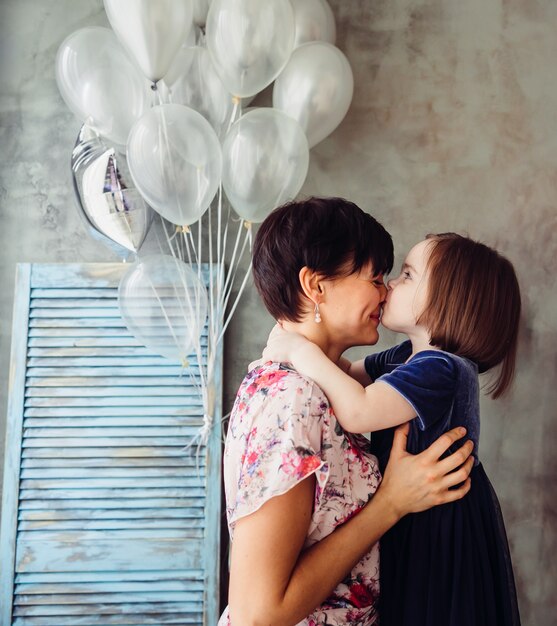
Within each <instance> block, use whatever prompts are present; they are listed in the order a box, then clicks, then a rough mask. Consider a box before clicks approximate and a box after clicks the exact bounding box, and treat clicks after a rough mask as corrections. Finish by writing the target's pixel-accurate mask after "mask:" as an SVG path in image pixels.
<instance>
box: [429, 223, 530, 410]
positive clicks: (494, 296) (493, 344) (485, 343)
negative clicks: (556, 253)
mask: <svg viewBox="0 0 557 626" xmlns="http://www.w3.org/2000/svg"><path fill="white" fill-rule="evenodd" d="M427 239H430V240H431V248H430V256H429V259H428V272H429V274H428V275H429V290H428V295H427V302H426V306H425V308H424V311H423V313H422V315H421V316H420V319H419V320H418V321H419V322H420V323H422V324H425V326H426V327H427V328H428V330H429V332H430V335H431V344H432V345H434V346H437V347H438V348H440V349H441V350H446V351H447V352H451V353H453V354H456V355H458V356H462V357H466V358H468V359H470V360H471V361H474V362H475V363H477V365H478V368H479V371H480V373H483V372H487V371H488V370H490V369H492V368H493V367H495V366H497V365H500V369H499V372H498V375H497V376H496V378H495V380H494V381H493V383H492V384H491V385H490V386H489V388H488V393H490V394H491V395H492V396H493V398H498V397H499V396H501V395H503V394H504V393H505V391H507V390H508V389H509V387H510V385H511V383H512V381H513V378H514V371H515V362H516V350H517V344H518V328H519V320H520V308H521V300H520V289H519V286H518V280H517V278H516V274H515V271H514V268H513V266H512V264H511V263H510V261H508V260H507V259H506V258H505V257H503V256H502V255H500V254H499V253H498V252H497V251H496V250H493V249H492V248H490V247H488V246H486V245H484V244H482V243H479V242H477V241H473V240H472V239H469V238H468V237H463V236H462V235H457V234H455V233H441V234H437V235H428V236H427Z"/></svg>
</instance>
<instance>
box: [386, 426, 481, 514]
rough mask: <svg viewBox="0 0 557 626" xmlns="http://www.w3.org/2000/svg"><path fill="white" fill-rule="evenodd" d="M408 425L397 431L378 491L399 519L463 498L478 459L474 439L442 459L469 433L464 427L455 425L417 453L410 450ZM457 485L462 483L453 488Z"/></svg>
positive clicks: (400, 427)
mask: <svg viewBox="0 0 557 626" xmlns="http://www.w3.org/2000/svg"><path fill="white" fill-rule="evenodd" d="M408 428H409V426H408V424H403V425H402V426H399V427H398V428H397V429H396V431H395V436H394V440H393V447H392V449H391V456H390V457H389V463H388V464H387V468H386V469H385V474H384V477H383V482H382V483H381V486H380V488H379V491H378V492H377V495H379V494H381V496H382V498H384V499H385V500H386V501H387V502H388V504H389V505H390V507H391V508H392V509H393V511H394V513H395V515H396V516H397V518H399V519H400V518H401V517H404V515H406V514H407V513H418V512H420V511H425V510H426V509H430V508H431V507H433V506H436V505H438V504H445V503H446V502H453V501H455V500H460V498H462V497H463V496H464V495H466V494H467V493H468V491H469V490H470V478H469V474H470V471H471V470H472V467H473V465H474V458H473V457H472V456H470V454H471V452H472V449H473V447H474V444H473V443H472V441H467V442H466V443H465V444H464V445H463V446H462V447H461V448H459V449H458V450H457V451H456V452H454V453H453V454H451V455H450V456H448V457H446V458H444V459H442V460H439V458H440V457H441V456H442V455H443V453H445V452H446V451H447V450H448V448H450V447H451V445H452V444H453V443H454V442H455V441H457V440H458V439H461V438H462V437H463V436H464V435H465V434H466V430H465V429H464V428H453V429H452V430H450V431H449V432H447V433H445V434H444V435H442V436H441V437H439V439H437V441H435V442H434V443H432V444H431V446H429V448H428V449H427V450H424V451H423V452H421V453H420V454H416V455H414V454H410V453H408V452H407V451H406V443H407V439H408ZM457 468H458V469H457ZM454 470H456V471H454ZM461 483H462V484H461ZM460 484H461V485H460ZM455 485H460V486H459V487H458V488H457V489H449V487H454V486H455Z"/></svg>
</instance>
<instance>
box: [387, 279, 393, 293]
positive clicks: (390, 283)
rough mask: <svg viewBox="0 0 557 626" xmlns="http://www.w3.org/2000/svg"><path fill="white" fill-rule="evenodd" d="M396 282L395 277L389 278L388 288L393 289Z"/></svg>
mask: <svg viewBox="0 0 557 626" xmlns="http://www.w3.org/2000/svg"><path fill="white" fill-rule="evenodd" d="M394 284H395V279H394V278H391V280H388V281H387V290H388V291H392V289H393V287H394Z"/></svg>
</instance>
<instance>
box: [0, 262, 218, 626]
mask: <svg viewBox="0 0 557 626" xmlns="http://www.w3.org/2000/svg"><path fill="white" fill-rule="evenodd" d="M125 270H126V265H124V264H75V265H73V264H71V265H67V264H51V265H37V264H35V265H29V264H21V265H19V266H18V268H17V279H16V299H15V307H14V323H13V328H14V332H13V339H12V359H11V371H10V395H9V404H8V415H7V434H6V437H7V439H6V459H5V479H4V493H3V507H2V536H1V544H0V548H1V552H0V554H1V558H2V568H1V574H0V576H1V578H0V601H1V603H2V607H1V613H0V623H1V624H2V626H7V625H8V624H12V625H13V626H28V625H29V626H30V625H33V626H69V625H72V626H73V625H78V624H79V625H80V626H92V625H100V624H102V625H103V626H106V625H109V624H110V625H112V624H118V625H121V626H123V625H127V626H132V625H133V626H140V625H141V626H143V625H147V624H188V625H189V624H205V625H207V626H214V625H215V624H216V622H217V620H218V598H219V593H218V586H219V582H218V572H219V561H220V559H219V533H220V463H221V429H220V422H221V420H220V398H221V363H222V361H221V359H220V357H219V358H218V359H217V368H216V370H217V384H216V398H218V399H219V400H218V401H217V403H216V404H217V410H216V416H215V426H214V429H213V431H212V434H211V439H210V441H209V443H208V445H207V446H206V447H203V448H201V450H200V453H199V454H198V455H196V454H195V453H194V454H186V453H184V452H183V450H182V449H183V447H184V446H185V445H186V444H187V443H188V442H189V441H190V440H191V437H192V436H193V435H194V434H195V433H196V432H197V429H198V428H199V427H200V425H201V423H202V415H203V410H202V406H201V401H200V398H199V396H198V395H197V394H196V393H195V390H194V388H193V386H192V384H191V378H190V376H188V375H187V374H184V375H182V374H183V373H182V371H181V368H180V367H179V366H175V365H172V364H171V363H170V362H169V361H167V360H166V359H163V358H161V357H158V356H156V355H153V354H152V353H150V352H149V351H148V350H147V349H145V348H144V347H142V346H140V345H139V344H138V342H137V341H135V339H133V337H131V336H130V334H129V332H128V331H127V329H126V327H125V326H124V324H123V322H122V320H121V318H120V315H119V312H118V306H117V300H116V297H117V286H118V282H119V279H120V277H121V275H122V273H123V272H124V271H125ZM204 340H206V339H204ZM192 367H193V368H194V371H195V367H196V362H195V359H192Z"/></svg>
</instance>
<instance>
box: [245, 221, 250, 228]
mask: <svg viewBox="0 0 557 626" xmlns="http://www.w3.org/2000/svg"><path fill="white" fill-rule="evenodd" d="M244 228H245V229H246V230H251V222H250V221H249V220H244Z"/></svg>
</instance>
